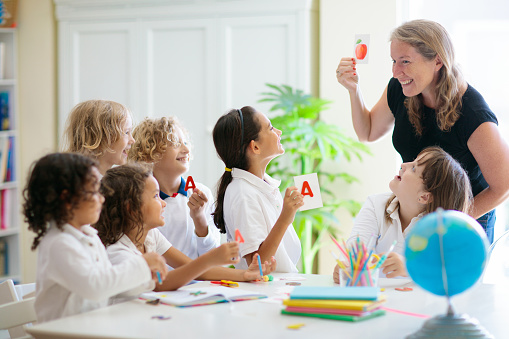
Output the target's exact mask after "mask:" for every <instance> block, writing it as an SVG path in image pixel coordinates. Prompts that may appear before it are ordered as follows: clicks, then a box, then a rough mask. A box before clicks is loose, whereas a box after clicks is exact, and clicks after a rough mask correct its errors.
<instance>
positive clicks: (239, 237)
mask: <svg viewBox="0 0 509 339" xmlns="http://www.w3.org/2000/svg"><path fill="white" fill-rule="evenodd" d="M235 241H236V242H238V243H239V244H242V243H243V242H244V238H243V237H242V234H240V231H239V229H238V228H236V229H235Z"/></svg>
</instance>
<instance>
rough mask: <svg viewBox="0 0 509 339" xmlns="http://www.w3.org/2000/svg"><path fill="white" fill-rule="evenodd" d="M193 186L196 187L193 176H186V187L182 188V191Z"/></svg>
mask: <svg viewBox="0 0 509 339" xmlns="http://www.w3.org/2000/svg"><path fill="white" fill-rule="evenodd" d="M195 188H196V185H195V184H194V180H193V177H192V176H188V177H187V181H186V187H185V188H184V191H186V192H187V190H188V189H195Z"/></svg>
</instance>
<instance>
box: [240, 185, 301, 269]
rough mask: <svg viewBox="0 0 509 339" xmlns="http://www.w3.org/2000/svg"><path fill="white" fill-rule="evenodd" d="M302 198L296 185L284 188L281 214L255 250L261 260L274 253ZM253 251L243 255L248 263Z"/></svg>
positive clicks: (250, 260)
mask: <svg viewBox="0 0 509 339" xmlns="http://www.w3.org/2000/svg"><path fill="white" fill-rule="evenodd" d="M303 199H304V197H303V196H302V194H300V193H299V191H298V189H297V187H295V186H292V187H288V188H287V189H286V192H285V196H284V200H283V209H282V211H281V214H280V215H279V218H278V219H277V221H276V223H275V224H274V227H272V229H271V230H270V232H269V235H267V237H266V238H265V240H264V241H263V242H262V243H261V245H260V247H259V249H258V251H257V253H258V254H259V255H260V257H261V259H262V261H267V260H269V259H270V258H271V257H273V256H274V255H275V254H276V251H277V249H278V247H279V244H280V243H281V240H282V239H283V236H284V235H285V232H286V230H287V229H288V226H290V225H291V224H292V222H293V220H294V218H295V213H297V210H298V209H299V208H300V207H301V206H302V205H304V201H303ZM254 253H255V252H253V253H248V254H246V255H245V256H244V258H245V259H246V262H247V263H248V264H250V263H251V262H252V261H253V255H254Z"/></svg>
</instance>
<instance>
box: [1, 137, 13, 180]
mask: <svg viewBox="0 0 509 339" xmlns="http://www.w3.org/2000/svg"><path fill="white" fill-rule="evenodd" d="M11 142H12V140H11V138H0V182H5V181H8V180H6V179H7V164H8V159H9V153H10V152H9V151H10V149H11V147H10V144H11ZM11 165H12V164H11Z"/></svg>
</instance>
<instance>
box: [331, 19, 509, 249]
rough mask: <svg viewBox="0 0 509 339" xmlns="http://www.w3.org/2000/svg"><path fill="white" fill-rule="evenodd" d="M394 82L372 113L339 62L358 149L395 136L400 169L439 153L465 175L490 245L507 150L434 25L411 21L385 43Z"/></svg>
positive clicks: (507, 186) (351, 65) (503, 192)
mask: <svg viewBox="0 0 509 339" xmlns="http://www.w3.org/2000/svg"><path fill="white" fill-rule="evenodd" d="M390 41H391V58H392V61H393V65H392V74H393V78H392V79H391V80H390V81H389V84H388V86H387V87H386V88H385V91H384V93H383V95H382V97H381V98H380V100H379V101H378V102H377V103H376V104H375V105H374V106H373V108H372V109H371V110H370V109H368V108H367V107H366V105H365V103H364V100H363V99H362V94H361V90H360V87H359V75H358V71H357V69H356V61H355V59H352V58H342V59H341V61H340V63H339V65H338V67H337V69H336V76H337V79H338V82H339V83H340V84H341V85H343V86H344V87H345V88H346V89H347V90H348V92H349V94H350V102H351V107H352V120H353V125H354V129H355V132H356V133H357V136H358V138H359V140H361V141H375V140H378V139H380V138H381V137H382V136H384V135H385V134H387V133H389V132H390V131H391V130H392V140H393V145H394V148H395V149H396V151H398V153H399V154H400V155H401V157H402V159H403V162H411V161H413V159H415V158H416V156H417V155H418V154H419V152H420V151H421V150H422V149H424V148H425V147H427V146H434V145H436V146H440V147H442V148H443V149H444V150H445V151H446V152H447V153H449V154H450V155H451V156H452V157H453V158H454V159H456V160H457V161H458V162H459V163H460V164H461V165H462V166H463V168H464V169H465V170H466V172H467V173H468V176H469V179H470V183H471V185H472V191H473V194H474V204H473V208H472V210H471V212H470V214H471V215H472V216H473V217H474V218H478V219H477V221H479V223H480V224H481V225H482V227H483V228H484V230H485V231H486V233H487V235H488V238H489V239H490V242H492V241H493V229H494V225H495V210H494V209H495V207H496V206H498V205H499V204H500V203H502V202H503V201H504V200H505V199H506V198H507V197H508V196H509V181H508V180H506V179H505V176H506V175H507V173H509V147H508V145H507V143H506V142H505V141H504V140H503V138H502V136H501V135H500V131H499V129H498V127H497V124H498V121H497V118H496V116H495V114H494V113H493V112H492V111H491V110H490V108H489V107H488V105H487V103H486V102H485V101H484V99H483V97H482V96H481V94H479V92H477V91H476V90H475V89H474V88H473V87H472V86H470V85H469V84H468V83H467V82H466V81H465V80H464V79H463V77H462V75H461V72H460V70H459V68H458V66H457V65H456V63H455V60H454V50H453V46H452V42H451V39H450V37H449V35H448V33H447V31H446V30H445V29H444V28H443V27H442V26H441V25H440V24H438V23H436V22H433V21H428V20H414V21H410V22H407V23H404V24H403V25H401V26H400V27H398V28H396V29H395V30H394V31H393V32H392V34H391V37H390Z"/></svg>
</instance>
